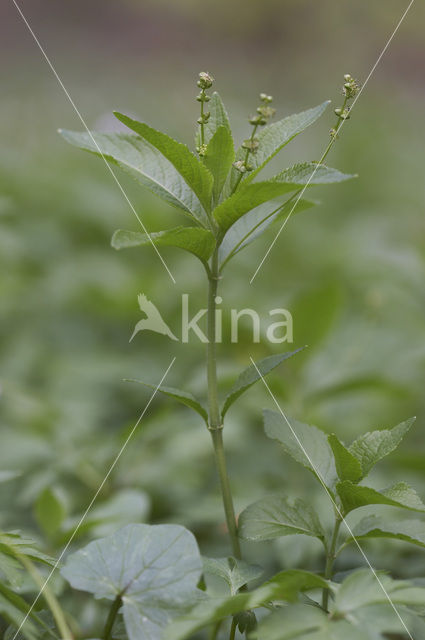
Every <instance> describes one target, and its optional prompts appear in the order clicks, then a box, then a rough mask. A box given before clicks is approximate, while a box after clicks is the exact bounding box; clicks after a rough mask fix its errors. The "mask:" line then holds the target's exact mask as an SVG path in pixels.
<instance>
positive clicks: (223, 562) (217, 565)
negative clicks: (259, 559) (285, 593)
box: [203, 557, 264, 596]
mask: <svg viewBox="0 0 425 640" xmlns="http://www.w3.org/2000/svg"><path fill="white" fill-rule="evenodd" d="M203 562H204V572H205V573H210V574H211V575H214V576H218V577H219V578H221V579H222V580H224V581H225V582H226V583H227V585H228V586H229V589H230V593H231V595H232V596H234V595H236V594H237V592H238V591H239V589H240V588H241V587H243V586H244V585H245V584H248V583H249V582H252V581H253V580H257V579H258V578H259V577H260V576H261V575H262V574H263V573H264V571H263V569H262V568H261V567H259V566H258V565H255V564H248V563H247V562H244V561H243V560H237V559H236V558H232V557H229V558H203Z"/></svg>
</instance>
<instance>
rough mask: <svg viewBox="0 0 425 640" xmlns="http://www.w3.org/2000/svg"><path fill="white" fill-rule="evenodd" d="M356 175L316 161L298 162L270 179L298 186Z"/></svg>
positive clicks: (354, 176) (341, 180)
mask: <svg viewBox="0 0 425 640" xmlns="http://www.w3.org/2000/svg"><path fill="white" fill-rule="evenodd" d="M356 177H357V176H356V175H354V174H349V173H341V171H338V169H332V168H331V167H327V166H326V165H324V164H319V163H318V162H300V163H298V164H294V166H292V167H289V169H284V170H283V171H281V172H280V173H278V174H277V175H275V176H274V177H273V178H271V180H272V181H276V182H284V183H287V184H292V185H294V186H296V187H300V186H304V185H312V186H313V185H315V184H316V185H317V184H333V183H335V182H344V181H345V180H351V179H352V178H356Z"/></svg>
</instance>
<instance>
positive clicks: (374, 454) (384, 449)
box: [349, 418, 416, 477]
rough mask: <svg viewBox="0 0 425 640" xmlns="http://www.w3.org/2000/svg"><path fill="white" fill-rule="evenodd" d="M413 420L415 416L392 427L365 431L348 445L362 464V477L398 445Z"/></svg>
mask: <svg viewBox="0 0 425 640" xmlns="http://www.w3.org/2000/svg"><path fill="white" fill-rule="evenodd" d="M415 420H416V418H410V419H409V420H406V421H405V422H401V423H400V424H398V425H397V426H395V427H393V428H392V429H382V430H379V431H372V432H369V433H365V434H364V435H363V436H360V438H357V440H355V441H354V442H353V443H352V444H351V445H350V447H349V451H350V453H352V454H353V455H354V456H355V457H356V458H357V459H358V460H359V462H360V464H361V465H362V469H363V477H365V476H367V474H368V473H369V471H370V470H371V469H372V468H373V467H374V466H375V464H376V463H377V462H379V461H380V460H382V458H385V456H387V455H388V454H390V453H392V452H393V451H394V449H396V448H397V447H398V445H399V444H400V442H401V441H402V440H403V438H404V436H405V435H406V433H407V432H408V431H409V429H410V427H411V426H412V424H413V423H414V422H415Z"/></svg>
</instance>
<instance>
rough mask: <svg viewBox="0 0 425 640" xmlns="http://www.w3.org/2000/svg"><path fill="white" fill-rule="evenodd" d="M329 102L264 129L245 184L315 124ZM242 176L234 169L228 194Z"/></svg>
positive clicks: (242, 154) (241, 155) (240, 153)
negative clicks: (293, 140) (252, 168)
mask: <svg viewBox="0 0 425 640" xmlns="http://www.w3.org/2000/svg"><path fill="white" fill-rule="evenodd" d="M328 104H329V101H326V102H323V103H322V104H319V105H318V106H317V107H313V108H312V109H307V110H306V111H302V112H301V113H296V114H293V115H290V116H288V117H286V118H283V119H282V120H279V121H278V122H273V123H272V124H270V125H268V126H266V127H264V129H262V130H261V131H260V132H259V134H258V136H256V137H257V138H258V143H259V144H258V150H257V153H255V154H251V156H250V159H249V160H250V164H251V165H252V166H253V167H254V170H253V171H251V172H250V173H249V174H248V176H247V177H246V178H245V180H244V181H245V182H251V180H253V178H255V176H256V175H257V174H258V173H259V171H261V169H263V168H264V167H265V166H266V164H267V163H268V162H270V160H272V158H274V156H275V155H276V154H277V153H279V151H281V149H283V147H284V146H285V145H287V144H288V142H290V141H291V140H292V139H293V138H295V136H297V135H298V134H299V133H301V132H302V131H304V129H306V128H307V127H309V126H310V125H311V124H313V122H315V121H316V120H317V119H318V118H319V117H320V116H321V115H322V113H323V112H324V111H325V109H326V107H327V106H328ZM245 153H246V150H245V149H243V148H240V149H238V152H237V153H236V160H243V159H244V157H245ZM239 176H240V173H239V171H237V169H233V170H232V171H231V174H230V178H229V182H228V186H227V189H226V191H227V193H232V191H233V189H234V187H235V184H236V183H237V180H238V178H239Z"/></svg>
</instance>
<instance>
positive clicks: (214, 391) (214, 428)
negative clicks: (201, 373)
mask: <svg viewBox="0 0 425 640" xmlns="http://www.w3.org/2000/svg"><path fill="white" fill-rule="evenodd" d="M219 277H220V276H219V269H218V247H217V249H216V250H215V252H214V255H213V257H212V261H211V270H210V272H209V274H208V280H209V286H208V314H207V323H208V330H207V333H208V347H207V377H208V411H209V430H210V433H211V437H212V441H213V445H214V454H215V463H216V467H217V472H218V476H219V479H220V488H221V495H222V499H223V506H224V513H225V516H226V523H227V529H228V531H229V537H230V541H231V544H232V551H233V555H234V556H235V558H238V559H240V558H241V549H240V544H239V538H238V531H237V526H236V518H235V509H234V506H233V498H232V492H231V489H230V482H229V475H228V472H227V465H226V456H225V453H224V445H223V424H222V420H221V415H220V408H219V403H218V383H217V356H216V326H215V325H216V323H215V311H216V296H217V289H218V280H219Z"/></svg>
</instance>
